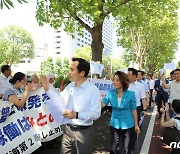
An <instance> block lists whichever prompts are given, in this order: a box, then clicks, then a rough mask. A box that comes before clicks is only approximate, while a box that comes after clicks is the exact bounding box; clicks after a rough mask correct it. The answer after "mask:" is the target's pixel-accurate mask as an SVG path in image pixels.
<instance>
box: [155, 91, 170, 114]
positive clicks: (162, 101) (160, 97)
mask: <svg viewBox="0 0 180 154" xmlns="http://www.w3.org/2000/svg"><path fill="white" fill-rule="evenodd" d="M167 101H168V97H167V98H164V97H163V95H162V94H160V93H158V94H157V107H158V113H159V117H161V114H162V113H161V112H160V109H161V108H162V104H163V105H165V103H167Z"/></svg>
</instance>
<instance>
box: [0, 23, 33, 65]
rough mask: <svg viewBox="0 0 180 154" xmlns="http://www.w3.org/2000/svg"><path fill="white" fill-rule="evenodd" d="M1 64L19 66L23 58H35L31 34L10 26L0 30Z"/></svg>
mask: <svg viewBox="0 0 180 154" xmlns="http://www.w3.org/2000/svg"><path fill="white" fill-rule="evenodd" d="M0 53H1V54H2V55H3V56H2V57H3V58H2V59H1V61H0V62H1V63H4V64H9V65H12V64H17V63H19V62H20V61H21V60H22V59H23V58H33V57H34V43H33V38H32V36H31V34H30V33H29V32H28V31H26V30H25V29H23V28H21V27H19V26H14V25H10V26H7V27H4V28H3V29H2V30H0Z"/></svg>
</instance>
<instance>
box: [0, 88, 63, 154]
mask: <svg viewBox="0 0 180 154" xmlns="http://www.w3.org/2000/svg"><path fill="white" fill-rule="evenodd" d="M46 100H49V98H48V96H47V94H46V93H45V91H44V90H43V88H40V89H37V90H35V91H33V92H32V93H30V95H29V98H28V100H27V102H26V104H25V106H24V107H22V108H20V107H16V106H15V105H13V104H12V103H10V102H8V101H6V102H5V101H0V126H1V127H0V149H1V148H3V149H5V151H6V153H8V152H9V153H13V152H12V151H13V150H20V151H22V153H23V154H24V153H25V152H26V151H28V152H27V153H28V154H29V153H31V152H32V151H34V150H36V149H37V148H38V147H39V146H40V145H41V142H46V141H50V140H52V139H54V138H56V137H58V136H60V135H62V134H63V131H62V128H61V125H57V124H56V123H55V121H54V118H53V117H52V115H51V113H50V112H49V110H48V107H47V106H46V104H45V103H44V102H45V101H46ZM40 141H41V142H40ZM21 143H22V145H21ZM35 143H38V144H35ZM22 146H25V148H26V150H24V151H23V149H21V148H23V147H22ZM8 150H9V151H8ZM30 151H31V152H30ZM3 152H4V151H3ZM0 153H1V152H0Z"/></svg>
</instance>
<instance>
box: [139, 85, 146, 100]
mask: <svg viewBox="0 0 180 154" xmlns="http://www.w3.org/2000/svg"><path fill="white" fill-rule="evenodd" d="M140 95H141V99H143V98H146V91H145V88H144V86H143V85H142V86H141V90H140Z"/></svg>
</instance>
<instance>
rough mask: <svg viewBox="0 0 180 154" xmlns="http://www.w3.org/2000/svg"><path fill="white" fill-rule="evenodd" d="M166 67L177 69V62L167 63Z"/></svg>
mask: <svg viewBox="0 0 180 154" xmlns="http://www.w3.org/2000/svg"><path fill="white" fill-rule="evenodd" d="M164 69H170V70H174V69H176V64H175V63H165V64H164Z"/></svg>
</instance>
